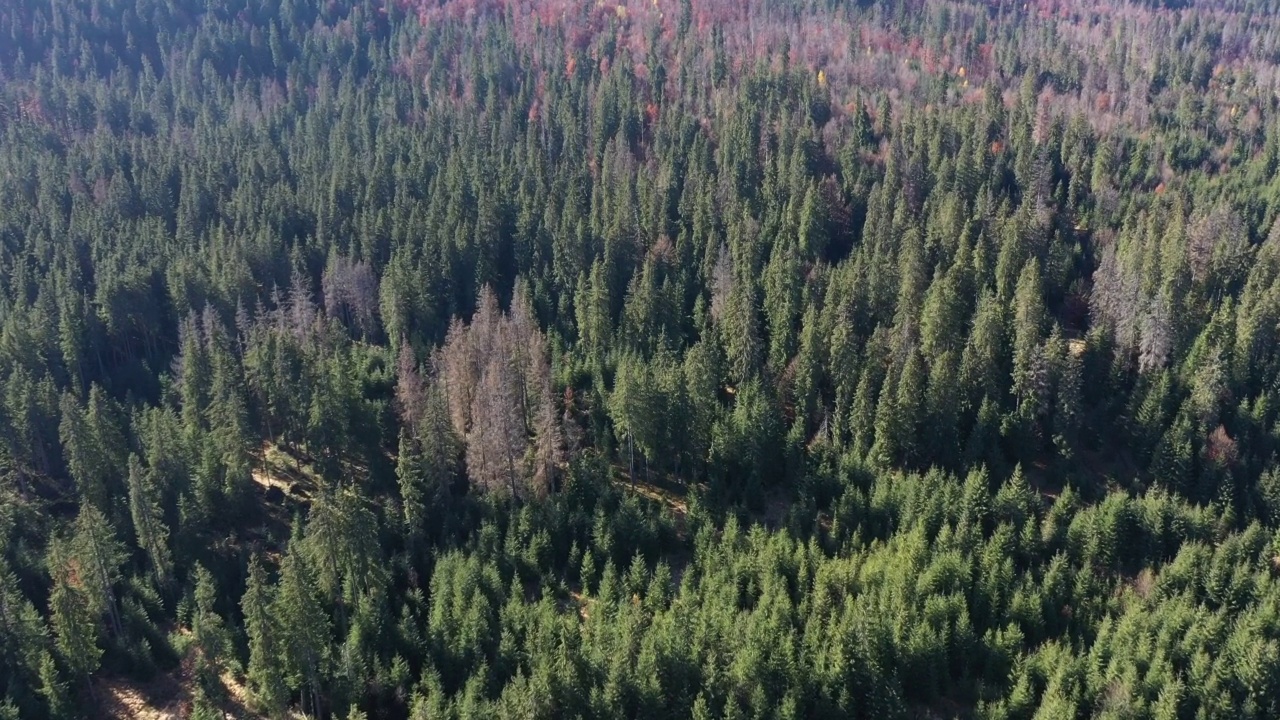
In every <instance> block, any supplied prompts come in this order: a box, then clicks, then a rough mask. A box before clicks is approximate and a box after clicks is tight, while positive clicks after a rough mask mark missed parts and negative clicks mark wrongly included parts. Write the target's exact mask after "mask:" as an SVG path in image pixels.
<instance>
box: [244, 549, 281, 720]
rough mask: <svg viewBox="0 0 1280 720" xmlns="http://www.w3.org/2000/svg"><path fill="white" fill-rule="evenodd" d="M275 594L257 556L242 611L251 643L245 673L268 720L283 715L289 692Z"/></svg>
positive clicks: (251, 691) (250, 564)
mask: <svg viewBox="0 0 1280 720" xmlns="http://www.w3.org/2000/svg"><path fill="white" fill-rule="evenodd" d="M273 595H274V593H273V592H272V589H271V587H270V586H269V585H268V584H267V573H266V570H265V569H263V567H262V562H261V561H260V560H259V559H258V556H257V555H254V556H253V557H252V558H250V559H249V579H248V583H247V586H246V587H245V592H244V597H243V598H242V599H241V601H240V609H241V611H242V612H243V613H244V630H245V635H246V636H247V637H248V640H249V665H248V668H247V670H246V676H247V679H248V686H249V693H250V696H251V697H252V698H253V702H254V703H255V705H256V707H257V708H258V709H259V710H261V711H262V712H263V713H264V714H265V715H266V716H267V717H271V718H277V717H281V716H282V715H283V714H284V709H285V705H286V704H287V702H288V695H289V692H288V689H287V688H286V687H285V678H284V675H283V674H282V673H281V665H280V663H281V660H280V657H281V655H280V654H281V647H280V636H281V632H280V629H279V625H278V618H276V616H275V615H273V613H272V611H273V602H274V597H273Z"/></svg>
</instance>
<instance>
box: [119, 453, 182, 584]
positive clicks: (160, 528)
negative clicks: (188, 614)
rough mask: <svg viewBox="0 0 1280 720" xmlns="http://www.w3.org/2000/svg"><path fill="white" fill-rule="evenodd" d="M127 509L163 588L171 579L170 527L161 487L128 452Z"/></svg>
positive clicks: (137, 535)
mask: <svg viewBox="0 0 1280 720" xmlns="http://www.w3.org/2000/svg"><path fill="white" fill-rule="evenodd" d="M129 513H130V516H131V517H132V518H133V531H134V535H135V536H136V537H137V538H138V547H140V548H142V551H143V552H144V553H146V555H147V561H148V563H149V564H150V566H151V578H152V580H153V581H154V582H155V584H156V589H157V590H160V591H161V592H164V591H165V590H167V589H168V588H169V585H170V582H171V581H172V579H173V559H172V557H171V556H170V552H169V528H168V527H167V526H166V525H165V522H164V510H163V509H162V508H161V507H160V488H159V487H157V484H156V480H155V476H154V475H153V474H152V473H151V471H150V470H149V469H147V468H144V467H143V466H142V460H141V459H139V458H138V456H137V455H130V456H129Z"/></svg>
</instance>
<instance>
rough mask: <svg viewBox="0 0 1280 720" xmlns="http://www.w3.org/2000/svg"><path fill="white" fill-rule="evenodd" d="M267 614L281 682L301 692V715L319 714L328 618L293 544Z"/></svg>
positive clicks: (327, 648)
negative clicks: (276, 638) (274, 630)
mask: <svg viewBox="0 0 1280 720" xmlns="http://www.w3.org/2000/svg"><path fill="white" fill-rule="evenodd" d="M271 615H272V617H274V618H276V619H277V621H278V622H279V628H280V656H279V663H280V669H281V671H282V672H283V673H284V677H285V682H286V684H287V686H288V687H289V689H290V690H292V691H295V692H296V691H301V692H302V709H303V711H304V712H305V711H308V710H310V711H311V712H319V711H320V708H321V707H322V705H321V697H322V692H323V690H324V687H325V682H326V678H327V673H328V667H329V658H330V637H329V633H330V631H329V618H328V616H327V615H325V612H324V609H323V608H322V607H321V606H320V600H319V598H317V597H316V591H315V587H314V583H313V581H312V579H311V572H310V570H309V569H308V568H307V564H306V562H305V561H304V560H303V558H302V555H301V552H300V551H299V549H298V548H297V547H296V542H295V543H291V546H290V549H289V552H288V553H287V554H286V555H285V557H284V560H283V562H282V563H281V565H280V582H279V584H278V585H277V587H276V593H275V598H274V600H273V601H272V602H271Z"/></svg>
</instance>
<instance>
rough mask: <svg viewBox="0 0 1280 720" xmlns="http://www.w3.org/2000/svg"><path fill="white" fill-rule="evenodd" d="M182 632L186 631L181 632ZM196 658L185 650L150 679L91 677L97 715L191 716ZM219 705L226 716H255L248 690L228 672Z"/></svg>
mask: <svg viewBox="0 0 1280 720" xmlns="http://www.w3.org/2000/svg"><path fill="white" fill-rule="evenodd" d="M184 634H189V633H188V632H186V631H184ZM194 667H195V658H194V654H193V653H192V652H188V653H187V654H186V656H185V657H184V658H183V659H182V662H181V663H180V664H179V665H178V667H177V668H176V669H174V670H173V671H172V672H168V673H159V674H157V675H156V676H155V677H154V678H153V679H152V680H151V681H149V682H145V683H143V682H137V681H132V680H126V679H123V678H114V677H113V678H99V679H96V680H94V683H93V693H94V697H95V698H96V699H97V703H98V711H99V717H104V718H113V719H115V718H120V719H121V720H123V719H124V718H130V719H135V718H136V719H137V720H177V719H178V718H187V717H190V716H191V711H192V698H193V697H194V695H193V687H194V683H195V673H194ZM219 679H220V680H221V681H222V699H221V702H220V703H219V704H218V708H219V709H220V710H221V711H222V714H223V717H225V718H228V719H230V718H245V719H247V718H257V717H259V715H257V714H256V713H253V712H251V711H250V710H249V706H248V700H249V697H248V691H247V689H246V688H245V686H244V684H243V683H241V682H240V681H239V679H237V678H236V676H235V674H234V673H232V672H230V671H224V672H223V673H222V675H221V677H220V678H219Z"/></svg>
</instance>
